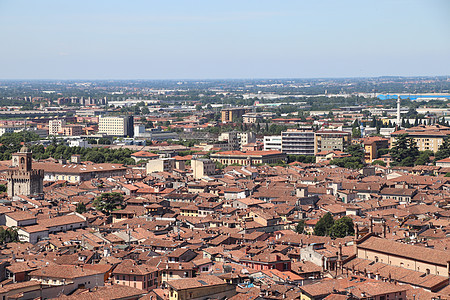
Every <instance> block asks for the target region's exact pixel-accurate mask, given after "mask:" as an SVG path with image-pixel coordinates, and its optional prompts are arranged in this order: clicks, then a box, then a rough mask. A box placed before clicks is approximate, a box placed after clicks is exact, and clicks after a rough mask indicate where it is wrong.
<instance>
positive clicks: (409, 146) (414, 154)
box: [389, 134, 420, 167]
mask: <svg viewBox="0 0 450 300" xmlns="http://www.w3.org/2000/svg"><path fill="white" fill-rule="evenodd" d="M389 152H390V154H391V156H392V158H393V163H392V164H393V165H397V166H403V167H413V166H414V163H415V161H416V160H417V158H418V156H419V154H420V152H419V149H418V148H417V145H416V142H415V141H414V140H413V139H412V138H410V137H408V134H401V135H399V136H398V137H397V138H396V141H395V142H394V145H393V146H392V148H391V150H390V151H389Z"/></svg>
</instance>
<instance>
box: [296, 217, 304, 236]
mask: <svg viewBox="0 0 450 300" xmlns="http://www.w3.org/2000/svg"><path fill="white" fill-rule="evenodd" d="M304 231H305V220H300V221H299V222H298V223H297V226H295V232H297V233H303V232H304Z"/></svg>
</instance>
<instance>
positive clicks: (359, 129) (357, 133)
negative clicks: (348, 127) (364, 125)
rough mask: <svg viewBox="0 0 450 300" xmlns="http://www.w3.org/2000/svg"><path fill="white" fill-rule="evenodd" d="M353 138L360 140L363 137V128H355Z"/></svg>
mask: <svg viewBox="0 0 450 300" xmlns="http://www.w3.org/2000/svg"><path fill="white" fill-rule="evenodd" d="M352 137H353V138H360V137H361V128H359V127H353V129H352Z"/></svg>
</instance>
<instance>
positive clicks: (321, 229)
mask: <svg viewBox="0 0 450 300" xmlns="http://www.w3.org/2000/svg"><path fill="white" fill-rule="evenodd" d="M333 224H334V219H333V216H332V215H331V214H330V213H329V212H327V213H326V214H325V215H324V216H323V217H322V218H320V220H319V221H318V222H317V224H316V226H315V227H314V235H319V236H327V235H330V228H331V227H332V226H333Z"/></svg>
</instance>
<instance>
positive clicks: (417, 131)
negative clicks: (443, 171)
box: [391, 125, 450, 152]
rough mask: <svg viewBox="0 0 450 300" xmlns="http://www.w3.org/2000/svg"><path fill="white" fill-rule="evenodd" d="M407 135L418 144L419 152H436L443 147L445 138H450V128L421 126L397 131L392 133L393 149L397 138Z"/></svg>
mask: <svg viewBox="0 0 450 300" xmlns="http://www.w3.org/2000/svg"><path fill="white" fill-rule="evenodd" d="M402 134H407V135H408V137H411V138H413V140H414V141H415V142H416V144H417V147H418V149H419V151H425V150H431V151H433V152H436V151H438V150H439V147H440V146H441V145H442V143H443V141H444V138H445V137H447V136H450V128H449V127H446V126H442V125H419V126H416V127H412V128H407V129H402V130H397V131H395V132H393V133H391V147H392V146H393V145H394V143H395V141H396V140H397V137H398V136H399V135H402Z"/></svg>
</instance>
